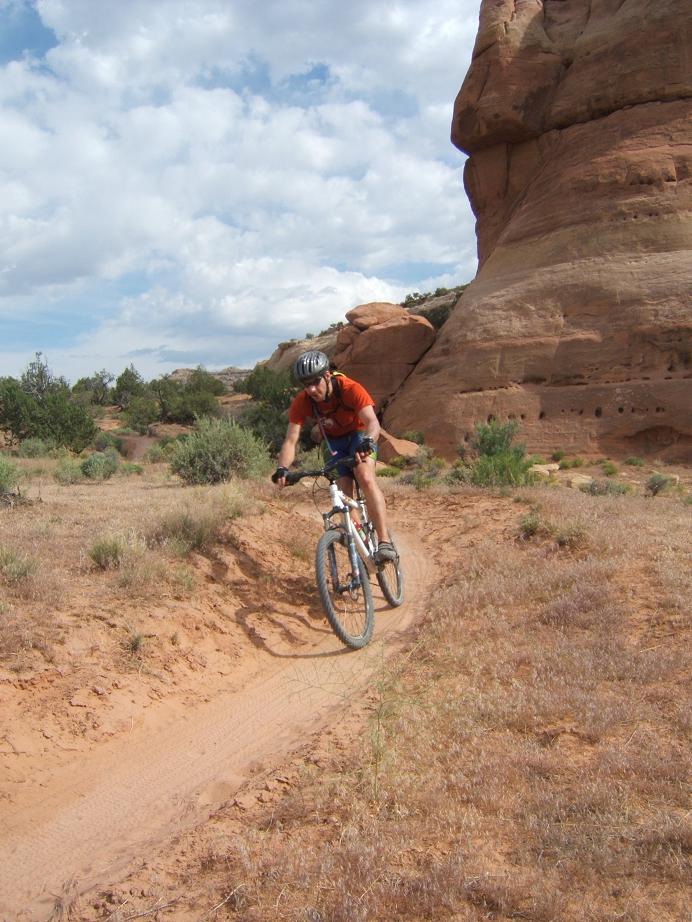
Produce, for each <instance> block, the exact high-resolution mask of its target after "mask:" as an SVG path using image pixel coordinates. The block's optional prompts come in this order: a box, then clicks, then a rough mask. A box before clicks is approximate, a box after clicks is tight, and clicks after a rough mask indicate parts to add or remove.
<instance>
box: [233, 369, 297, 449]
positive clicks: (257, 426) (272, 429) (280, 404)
mask: <svg viewBox="0 0 692 922" xmlns="http://www.w3.org/2000/svg"><path fill="white" fill-rule="evenodd" d="M235 390H236V391H237V392H238V393H241V394H249V395H250V396H251V397H252V398H253V399H254V401H255V402H254V403H253V404H252V405H251V406H248V407H246V409H245V410H243V413H242V414H241V417H240V424H241V426H243V427H245V428H247V429H250V430H251V431H252V432H253V433H254V434H255V435H256V436H257V437H258V438H259V439H261V440H262V441H263V442H266V443H267V445H268V446H269V449H270V450H271V451H272V452H276V451H278V450H279V448H280V446H281V443H282V442H283V439H284V435H285V434H286V424H287V421H288V417H287V415H286V410H287V409H288V405H289V404H290V402H291V398H292V396H293V393H294V390H295V388H294V385H293V381H292V380H291V375H290V372H288V371H278V372H277V371H272V370H271V369H269V368H266V367H265V366H263V365H258V366H257V367H256V368H254V369H253V370H252V371H251V372H250V374H249V375H248V376H247V378H243V379H242V380H241V381H236V383H235Z"/></svg>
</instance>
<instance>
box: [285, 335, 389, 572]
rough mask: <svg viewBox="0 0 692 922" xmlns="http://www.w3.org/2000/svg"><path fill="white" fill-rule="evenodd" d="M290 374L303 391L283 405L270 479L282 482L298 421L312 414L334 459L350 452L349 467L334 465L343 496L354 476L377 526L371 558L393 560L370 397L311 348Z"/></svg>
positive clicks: (293, 451)
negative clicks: (284, 422) (284, 418)
mask: <svg viewBox="0 0 692 922" xmlns="http://www.w3.org/2000/svg"><path fill="white" fill-rule="evenodd" d="M293 377H294V378H295V380H296V381H298V382H299V383H300V384H301V385H302V386H303V390H301V391H300V393H298V394H297V395H296V396H295V397H294V398H293V401H292V402H291V405H290V407H289V409H288V429H287V430H286V437H285V438H284V442H283V445H282V446H281V450H280V451H279V456H278V458H277V464H278V467H277V469H276V471H275V472H274V474H273V475H272V480H273V481H274V483H276V484H278V485H279V487H283V486H285V484H286V474H287V473H288V468H289V467H290V466H291V464H292V463H293V461H294V459H295V454H296V445H297V444H298V438H299V436H300V430H301V426H302V425H303V423H304V422H305V421H306V420H307V419H310V418H313V419H316V420H317V426H316V429H317V432H316V433H315V434H316V435H317V436H318V438H317V440H320V438H319V437H320V436H321V437H322V439H324V442H325V446H326V447H327V450H328V451H329V452H330V454H331V455H332V457H333V459H334V460H337V459H341V458H350V457H351V456H355V460H356V464H355V466H354V467H353V468H350V467H348V466H346V465H343V464H339V465H337V472H338V474H339V480H338V484H339V487H340V489H341V490H343V492H344V493H346V495H347V496H353V477H354V476H355V478H356V480H357V481H358V483H359V485H360V488H361V490H362V491H363V495H364V496H365V501H366V503H367V505H368V510H369V512H370V517H371V518H372V522H373V524H374V526H375V530H376V531H377V537H378V542H379V543H378V546H377V552H376V554H375V559H376V561H377V563H382V562H383V561H385V560H396V557H397V553H396V550H395V549H394V545H393V544H392V543H391V540H390V537H389V531H388V528H387V514H386V508H385V501H384V496H383V494H382V490H380V487H379V485H378V483H377V477H376V473H375V457H376V456H377V439H378V438H379V435H380V424H379V422H378V420H377V416H375V409H374V408H375V401H374V400H373V399H372V397H371V396H370V394H368V392H367V391H366V390H365V388H364V387H363V386H362V385H361V384H358V382H357V381H353V380H352V379H351V378H347V377H346V375H342V374H341V373H340V372H332V371H330V369H329V358H328V357H327V356H326V355H325V353H324V352H318V351H316V350H311V351H309V352H303V353H302V354H301V355H299V356H298V358H297V359H296V361H295V362H294V363H293Z"/></svg>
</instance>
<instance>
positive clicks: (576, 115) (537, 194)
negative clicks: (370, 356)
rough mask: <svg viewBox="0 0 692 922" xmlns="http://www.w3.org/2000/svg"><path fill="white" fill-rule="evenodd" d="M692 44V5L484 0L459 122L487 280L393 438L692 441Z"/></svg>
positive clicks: (545, 445) (424, 374) (642, 444)
mask: <svg viewBox="0 0 692 922" xmlns="http://www.w3.org/2000/svg"><path fill="white" fill-rule="evenodd" d="M691 48H692V4H690V3H689V0H569V2H565V0H545V2H540V0H483V2H482V4H481V10H480V25H479V32H478V37H477V40H476V45H475V49H474V54H473V61H472V64H471V68H470V70H469V72H468V74H467V76H466V79H465V80H464V83H463V86H462V88H461V91H460V93H459V95H458V97H457V100H456V104H455V108H454V118H453V126H452V140H453V142H454V143H455V144H456V146H457V147H459V148H460V149H461V150H463V151H465V152H467V153H468V154H469V155H470V157H469V160H468V161H467V163H466V168H465V173H464V182H465V186H466V190H467V192H468V195H469V198H470V200H471V204H472V207H473V209H474V213H475V214H476V217H477V236H478V250H479V261H480V269H479V272H478V275H477V277H476V279H475V280H474V282H473V283H472V284H471V285H470V286H469V288H468V289H467V290H466V292H465V293H464V295H463V296H462V298H461V299H460V302H459V304H458V305H457V308H456V309H455V311H454V313H453V314H452V316H451V318H450V320H449V321H448V322H447V324H446V325H445V326H444V327H443V329H442V331H441V333H440V334H439V336H438V338H437V341H436V342H435V344H434V346H433V347H432V348H431V349H430V351H429V352H428V353H427V354H426V355H425V356H424V358H423V359H422V360H421V362H419V364H418V366H417V367H416V369H415V371H414V372H413V374H412V375H411V376H410V377H409V378H408V379H407V381H406V383H405V384H404V386H403V388H402V389H401V390H400V392H399V393H398V394H397V395H396V397H395V399H394V401H393V402H392V404H391V405H390V407H389V408H388V410H387V413H386V416H385V425H386V426H387V428H388V429H389V430H390V431H392V432H395V433H396V432H397V431H402V430H404V429H421V430H423V431H424V432H425V433H426V435H427V441H428V442H429V443H430V444H432V445H435V446H436V447H437V448H439V449H441V450H443V451H447V452H448V453H452V452H453V451H454V449H455V448H456V446H457V445H459V444H460V443H461V442H462V441H463V440H464V438H465V437H468V434H469V433H470V432H471V430H472V428H473V425H474V423H476V422H479V421H485V419H487V417H488V416H490V415H494V416H496V417H497V418H499V419H507V418H516V419H518V420H520V421H521V434H522V437H523V438H524V440H526V441H527V442H528V444H529V445H530V446H531V447H532V448H540V449H549V448H558V447H560V448H565V449H572V450H582V451H583V450H588V449H593V450H601V449H607V448H608V447H609V446H611V445H613V444H615V443H617V444H619V446H620V447H623V446H624V445H625V444H627V443H630V444H631V447H632V448H633V449H639V450H643V449H645V448H646V447H656V446H658V445H663V444H667V443H677V444H678V446H679V448H680V450H681V451H682V450H684V448H685V446H686V445H687V446H689V445H690V444H692V385H691V382H690V377H691V376H692V337H691V335H690V334H691V330H692V221H691V217H692V216H691V212H692V101H691V97H692V64H691V51H690V49H691Z"/></svg>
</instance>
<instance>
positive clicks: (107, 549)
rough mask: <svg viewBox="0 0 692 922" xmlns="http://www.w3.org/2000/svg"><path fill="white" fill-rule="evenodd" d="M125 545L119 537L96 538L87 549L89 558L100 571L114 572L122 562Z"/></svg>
mask: <svg viewBox="0 0 692 922" xmlns="http://www.w3.org/2000/svg"><path fill="white" fill-rule="evenodd" d="M125 549H126V544H125V542H124V540H123V539H122V538H121V537H120V536H119V535H107V536H105V537H103V538H98V539H97V540H96V541H94V543H93V544H92V545H91V547H90V548H89V557H90V558H91V560H92V561H93V562H94V563H95V564H96V566H97V567H100V568H101V569H102V570H115V569H117V568H118V567H119V566H120V564H121V563H122V561H123V557H124V556H125Z"/></svg>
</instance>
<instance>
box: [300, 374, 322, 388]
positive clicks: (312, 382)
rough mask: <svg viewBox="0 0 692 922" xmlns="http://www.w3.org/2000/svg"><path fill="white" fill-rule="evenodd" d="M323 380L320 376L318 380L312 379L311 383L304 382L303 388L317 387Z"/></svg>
mask: <svg viewBox="0 0 692 922" xmlns="http://www.w3.org/2000/svg"><path fill="white" fill-rule="evenodd" d="M321 380H322V375H318V376H317V377H316V378H310V380H309V381H303V387H315V386H316V385H318V384H319V383H320V381H321Z"/></svg>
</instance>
